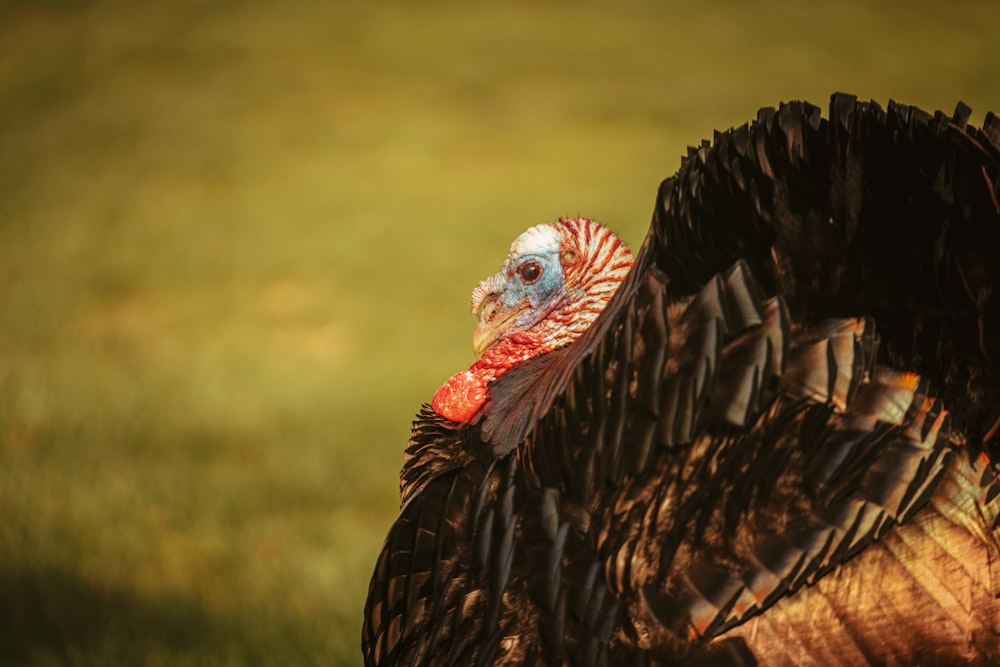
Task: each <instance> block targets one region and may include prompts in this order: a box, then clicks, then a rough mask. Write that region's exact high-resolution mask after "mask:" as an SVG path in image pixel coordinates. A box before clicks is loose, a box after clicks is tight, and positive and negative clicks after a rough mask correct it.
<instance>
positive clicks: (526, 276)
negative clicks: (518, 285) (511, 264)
mask: <svg viewBox="0 0 1000 667" xmlns="http://www.w3.org/2000/svg"><path fill="white" fill-rule="evenodd" d="M517 275H519V276H521V280H522V281H523V282H524V283H525V284H526V285H530V284H531V283H533V282H535V281H536V280H538V278H539V276H541V275H542V266H541V265H540V264H539V263H538V262H534V261H532V262H525V263H524V264H522V265H521V266H519V267H517Z"/></svg>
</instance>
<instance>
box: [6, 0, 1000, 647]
mask: <svg viewBox="0 0 1000 667" xmlns="http://www.w3.org/2000/svg"><path fill="white" fill-rule="evenodd" d="M998 26H1000V4H998V3H995V2H992V1H991V0H979V1H974V0H956V1H955V2H952V3H950V4H945V3H940V2H931V1H927V0H916V1H912V2H906V3H904V2H858V1H843V2H838V3H825V4H808V3H797V4H795V5H791V4H787V5H786V4H784V3H779V2H776V1H769V0H765V1H763V2H759V3H753V4H749V3H748V4H744V3H740V2H736V1H735V0H732V1H729V2H661V1H658V0H646V1H636V0H626V1H625V2H622V3H618V4H617V5H612V3H603V4H599V3H596V2H569V1H564V2H556V1H549V2H527V1H523V2H507V3H468V2H445V1H440V0H437V1H433V2H420V3H417V2H396V1H388V2H380V3H374V2H360V1H357V2H352V1H341V2H335V3H315V4H311V3H307V2H302V1H299V0H290V1H286V2H282V3H267V2H258V1H252V0H251V1H247V2H233V1H231V0H216V1H203V2H195V1H194V0H175V1H172V2H162V3H133V2H125V1H124V0H107V1H94V2H88V1H85V0H78V1H74V0H64V1H56V0H50V1H48V2H41V1H39V2H28V1H23V2H13V1H9V0H0V662H2V663H4V664H40V665H41V664H81V665H87V664H135V665H138V664H147V665H159V664H234V665H239V664H280V665H290V664H334V665H352V664H357V663H359V662H360V657H359V651H358V644H359V636H360V623H361V613H362V606H363V603H364V597H365V594H366V591H367V582H368V577H369V575H370V573H371V567H372V566H373V564H374V561H375V557H376V554H377V552H378V549H379V547H380V545H381V541H382V539H383V537H384V535H385V532H386V530H387V529H388V527H389V525H390V523H391V521H392V519H393V518H394V516H395V512H396V509H397V503H398V495H397V489H398V486H397V485H398V471H399V468H400V465H401V463H402V450H403V447H404V446H405V443H406V439H407V437H408V433H409V424H410V421H411V419H412V417H413V415H414V413H415V412H416V410H417V409H418V408H419V405H420V403H421V402H423V401H426V400H428V399H429V398H430V396H431V395H432V393H433V392H434V390H435V389H436V388H437V386H438V385H439V384H440V383H441V382H442V381H443V380H444V379H445V378H446V377H447V376H448V375H450V374H451V373H452V372H454V371H456V370H458V369H460V368H461V367H463V366H465V365H467V364H468V363H469V362H470V361H471V356H472V355H471V351H470V342H469V341H470V336H471V331H472V326H473V320H472V318H471V317H470V316H469V314H468V311H467V304H468V295H469V292H470V290H471V288H472V287H473V285H474V284H475V283H476V282H477V281H478V280H479V279H480V278H482V277H484V276H485V275H487V274H489V273H492V272H493V271H494V270H495V269H496V267H497V266H498V265H499V262H500V261H501V259H502V257H503V255H504V253H505V252H506V249H507V246H508V244H509V242H510V241H511V240H512V239H513V238H514V237H515V236H516V235H517V234H518V233H520V232H521V231H522V230H523V229H524V228H526V227H527V226H529V225H531V224H534V223H537V222H544V221H550V220H553V219H554V218H555V217H557V216H559V215H588V216H591V217H596V218H598V219H601V220H603V221H605V222H607V223H608V224H610V225H611V226H612V227H613V228H615V229H617V230H619V231H620V232H621V233H622V234H623V236H624V237H625V238H626V240H627V241H629V242H630V243H632V244H633V245H637V244H638V243H639V242H640V241H641V239H642V236H643V234H644V231H645V229H646V226H647V224H648V221H649V216H650V212H651V210H652V205H653V199H654V194H655V190H656V186H657V184H658V183H659V181H660V180H661V179H662V178H664V177H666V176H668V175H670V174H671V173H673V172H674V171H675V170H676V168H677V166H678V165H679V158H680V156H681V154H682V153H683V152H684V151H685V147H686V146H687V145H689V144H696V143H698V142H699V141H700V140H701V138H703V137H710V136H711V132H712V130H713V129H716V128H718V129H725V128H727V127H730V126H733V125H738V124H741V123H743V122H745V121H746V120H749V119H750V118H752V117H753V116H754V115H755V113H756V110H757V108H758V107H761V106H769V105H775V104H777V103H778V102H779V101H781V100H785V99H790V98H795V99H803V98H804V99H809V100H811V101H813V102H814V103H817V104H820V105H821V106H824V107H825V105H826V103H827V100H828V98H829V95H830V93H831V92H833V91H834V90H845V91H848V92H852V93H855V94H857V95H859V96H860V97H862V98H866V99H867V98H874V99H875V100H877V101H879V102H880V103H881V104H883V105H885V104H886V103H887V102H888V100H889V99H890V98H894V99H897V100H899V101H903V102H907V103H912V104H918V105H920V106H922V107H924V108H925V109H927V110H934V109H938V108H941V109H944V110H945V111H947V112H949V113H950V112H951V110H952V109H953V108H954V105H955V102H956V101H957V100H959V99H962V100H964V101H965V102H967V103H968V104H970V105H971V106H972V107H973V108H974V110H975V114H974V116H973V121H974V122H976V123H978V122H980V121H981V119H982V117H983V114H984V113H985V111H986V110H988V109H994V110H998V111H1000V80H998V75H997V66H998V64H1000V39H998V37H997V27H998Z"/></svg>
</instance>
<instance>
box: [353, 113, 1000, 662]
mask: <svg viewBox="0 0 1000 667" xmlns="http://www.w3.org/2000/svg"><path fill="white" fill-rule="evenodd" d="M827 115H828V118H823V117H822V115H821V111H820V109H819V108H818V107H815V106H812V105H810V104H807V103H803V102H794V103H788V104H783V105H781V106H780V107H779V108H778V109H777V110H774V109H764V110H761V111H760V112H759V113H758V115H757V118H756V120H755V121H754V122H752V123H748V124H746V125H743V126H741V127H738V128H735V129H731V130H729V131H726V132H722V133H716V135H715V138H714V141H713V142H712V143H711V144H709V143H708V142H705V143H703V144H702V145H701V146H700V147H698V148H693V149H691V150H690V152H689V154H688V155H687V157H686V158H685V159H684V160H683V161H682V164H681V168H680V170H679V171H678V172H677V174H676V175H674V176H672V177H671V178H668V179H667V180H665V181H664V182H663V183H662V184H661V186H660V189H659V192H658V193H657V198H656V204H655V209H654V213H653V220H652V225H651V227H650V230H649V233H648V235H647V237H646V239H645V241H644V243H643V244H642V246H641V248H640V249H639V250H638V251H637V252H636V253H635V254H634V255H633V254H632V253H630V252H629V250H628V249H627V248H626V247H625V246H624V244H623V243H622V242H621V241H620V240H619V239H618V238H617V237H616V236H615V235H614V234H612V233H611V232H610V231H609V230H608V229H607V228H606V227H604V226H603V225H600V224H599V223H596V222H593V221H591V220H588V219H585V218H573V219H561V220H559V221H558V222H555V223H551V224H542V225H537V226H535V227H531V228H530V229H528V230H527V231H526V232H524V233H523V234H522V235H521V236H519V237H518V238H517V239H516V240H515V242H514V244H513V245H512V247H511V249H510V252H509V253H508V255H507V257H506V260H505V261H504V263H503V266H502V268H501V270H500V271H499V272H498V273H497V274H496V275H494V276H492V277H489V278H487V279H486V280H484V281H483V282H481V283H480V284H479V286H477V287H476V289H475V290H474V292H473V295H472V309H473V312H474V313H476V314H477V315H478V318H479V323H478V325H477V327H476V330H475V334H474V336H473V346H474V348H475V350H476V352H477V354H480V355H481V356H480V357H479V358H478V360H477V361H476V362H475V363H474V364H473V366H472V367H471V368H469V369H468V370H465V371H462V372H459V373H457V374H456V375H455V376H453V377H452V378H451V379H449V380H448V381H447V382H446V383H445V384H444V385H443V386H442V387H441V389H440V390H439V391H438V392H437V393H436V394H435V395H434V399H433V402H432V405H425V406H424V408H423V410H422V411H421V413H420V414H419V415H418V418H417V420H416V421H415V422H414V425H413V431H412V436H411V438H410V442H409V444H408V446H407V448H406V453H405V463H404V467H403V471H402V474H401V509H400V512H399V516H398V518H397V519H396V521H395V523H394V524H393V525H392V527H391V529H390V530H389V533H388V536H387V538H386V541H385V544H384V547H383V549H382V551H381V553H380V555H379V556H378V560H377V562H376V565H375V569H374V573H373V575H372V579H371V583H370V587H369V594H368V601H367V604H366V606H365V612H364V621H363V629H362V650H363V653H364V659H365V662H366V664H368V665H515V664H516V665H521V664H528V665H574V666H576V665H672V664H694V665H700V664H707V665H755V664H756V665H892V664H898V665H954V664H972V665H987V664H1000V598H998V595H1000V528H998V525H1000V202H998V200H1000V119H998V117H997V116H995V115H993V114H987V116H986V118H985V120H984V123H983V127H982V128H981V129H977V128H975V127H972V126H971V125H969V123H968V119H969V116H970V110H969V109H968V108H967V107H966V106H964V105H962V104H959V105H958V108H957V110H956V111H955V113H954V115H952V116H947V115H945V114H942V113H940V112H939V113H937V114H935V115H929V114H927V113H924V112H922V111H920V110H919V109H916V108H914V107H909V106H903V105H899V104H895V103H890V104H889V106H888V108H887V109H885V110H883V109H882V108H881V107H880V106H879V105H877V104H875V103H874V102H859V101H857V100H856V99H855V98H853V97H850V96H847V95H841V94H838V95H834V96H833V97H832V98H831V103H830V107H829V111H828V114H827Z"/></svg>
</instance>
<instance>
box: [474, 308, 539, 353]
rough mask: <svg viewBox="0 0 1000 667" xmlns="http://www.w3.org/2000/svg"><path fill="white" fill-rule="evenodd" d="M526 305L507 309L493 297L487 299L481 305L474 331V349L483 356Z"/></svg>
mask: <svg viewBox="0 0 1000 667" xmlns="http://www.w3.org/2000/svg"><path fill="white" fill-rule="evenodd" d="M526 307H527V306H526V305H520V306H515V307H514V308H511V309H509V310H508V309H507V308H506V307H504V306H503V304H501V303H500V302H499V301H497V300H496V299H493V298H489V299H487V300H486V301H485V302H483V303H482V305H480V307H479V323H478V324H477V325H476V330H475V331H474V332H473V333H472V350H473V352H475V353H476V356H477V357H478V356H481V355H482V354H483V352H485V351H486V350H488V349H489V348H490V346H492V345H493V344H494V343H495V342H497V341H498V340H499V339H500V338H501V337H503V335H504V334H505V333H506V332H507V330H508V329H509V328H510V325H511V323H512V322H513V321H514V320H515V319H516V318H517V317H518V316H519V315H520V314H521V313H522V312H524V310H525V308H526Z"/></svg>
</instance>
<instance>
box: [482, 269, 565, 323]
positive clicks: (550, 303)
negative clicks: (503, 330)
mask: <svg viewBox="0 0 1000 667" xmlns="http://www.w3.org/2000/svg"><path fill="white" fill-rule="evenodd" d="M532 260H534V261H536V262H538V264H539V266H540V267H541V268H542V272H541V274H540V275H539V277H538V278H537V279H536V280H535V281H534V282H532V283H530V284H526V283H525V281H524V280H523V279H522V278H521V275H520V268H521V267H523V266H524V265H525V264H526V263H528V262H530V261H532ZM504 278H505V286H504V289H503V292H501V293H500V294H498V295H497V301H498V302H499V303H500V305H501V306H502V307H503V309H504V310H507V311H513V310H515V309H517V308H518V307H519V306H521V307H523V305H524V302H525V300H527V303H528V305H529V307H528V308H526V309H525V310H523V311H522V312H521V314H520V315H519V316H518V317H517V318H516V319H515V320H514V321H513V322H512V323H511V327H510V332H511V333H513V332H514V331H523V330H525V329H527V328H529V327H531V326H533V325H534V324H536V323H537V322H539V321H541V320H542V319H543V318H544V317H545V316H546V315H548V314H549V313H550V312H551V311H552V308H553V307H554V306H555V305H556V303H558V301H559V297H560V296H561V295H562V293H563V291H564V287H565V285H564V282H563V273H562V265H561V264H560V263H559V256H558V254H545V255H525V256H523V257H518V258H517V260H516V261H514V262H510V267H509V268H508V269H507V274H506V275H505V276H504Z"/></svg>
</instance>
